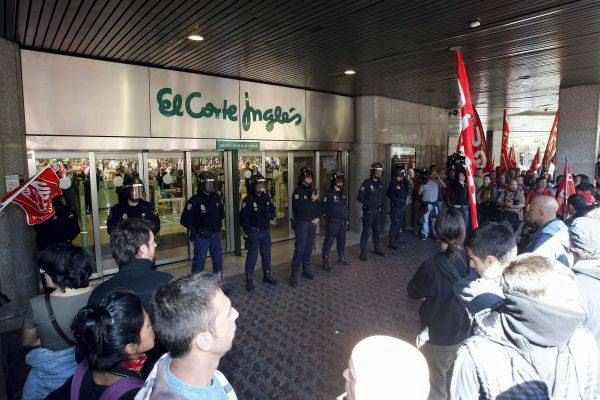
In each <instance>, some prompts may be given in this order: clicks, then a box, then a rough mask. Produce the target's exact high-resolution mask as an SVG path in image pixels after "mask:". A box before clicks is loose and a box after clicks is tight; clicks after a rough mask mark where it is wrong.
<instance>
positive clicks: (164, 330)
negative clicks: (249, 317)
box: [150, 273, 219, 358]
mask: <svg viewBox="0 0 600 400" xmlns="http://www.w3.org/2000/svg"><path fill="white" fill-rule="evenodd" d="M218 290H219V283H218V277H217V276H216V275H214V274H209V273H200V274H192V275H186V276H182V277H180V278H177V279H174V280H172V281H171V282H169V283H167V284H166V285H163V286H161V287H160V288H158V289H157V290H156V292H155V293H154V297H153V298H152V306H151V307H150V309H151V319H152V326H153V328H154V333H155V334H156V337H157V338H158V339H159V340H160V343H161V344H162V345H163V346H164V347H165V348H166V349H167V350H168V351H169V353H171V356H172V357H175V358H177V357H181V356H184V355H186V354H187V353H188V352H189V351H190V345H191V343H192V340H194V338H195V337H196V336H197V335H198V334H199V333H201V332H211V333H213V334H214V333H215V317H216V316H215V311H214V307H213V299H214V298H215V296H216V294H217V291H218Z"/></svg>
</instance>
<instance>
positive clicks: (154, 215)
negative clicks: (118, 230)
mask: <svg viewBox="0 0 600 400" xmlns="http://www.w3.org/2000/svg"><path fill="white" fill-rule="evenodd" d="M128 218H141V219H145V220H146V221H148V222H149V223H150V225H151V226H152V233H154V235H156V234H157V233H158V231H160V218H159V217H158V211H156V210H155V209H154V206H153V205H152V203H150V202H149V201H146V200H143V199H140V202H139V203H138V204H137V206H134V207H132V206H130V205H129V203H128V202H127V199H125V200H124V201H122V202H120V203H118V204H115V205H114V206H112V207H111V209H110V214H109V215H108V220H107V221H106V229H107V230H108V234H109V235H110V233H111V232H112V230H113V229H114V228H115V227H117V226H118V225H119V223H120V222H121V221H123V220H126V219H128Z"/></svg>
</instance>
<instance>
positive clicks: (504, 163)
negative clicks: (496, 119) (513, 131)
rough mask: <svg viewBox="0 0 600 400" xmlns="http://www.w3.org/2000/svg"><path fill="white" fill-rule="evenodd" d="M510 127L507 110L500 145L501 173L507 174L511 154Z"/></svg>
mask: <svg viewBox="0 0 600 400" xmlns="http://www.w3.org/2000/svg"><path fill="white" fill-rule="evenodd" d="M509 136H510V128H509V127H508V120H507V119H506V110H504V117H503V122H502V146H501V147H500V173H503V174H505V173H506V172H507V171H508V170H509V169H510V154H509V153H508V137H509Z"/></svg>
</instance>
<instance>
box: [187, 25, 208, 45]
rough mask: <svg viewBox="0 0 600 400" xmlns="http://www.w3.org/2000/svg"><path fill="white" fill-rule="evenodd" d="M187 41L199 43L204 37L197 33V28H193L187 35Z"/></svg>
mask: <svg viewBox="0 0 600 400" xmlns="http://www.w3.org/2000/svg"><path fill="white" fill-rule="evenodd" d="M188 39H190V40H193V41H194V42H200V41H202V40H204V37H203V36H202V35H201V34H200V31H198V28H194V30H193V31H191V32H190V34H189V35H188Z"/></svg>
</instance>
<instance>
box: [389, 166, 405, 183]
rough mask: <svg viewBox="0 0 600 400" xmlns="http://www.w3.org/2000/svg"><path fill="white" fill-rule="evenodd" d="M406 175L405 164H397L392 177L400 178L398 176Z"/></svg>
mask: <svg viewBox="0 0 600 400" xmlns="http://www.w3.org/2000/svg"><path fill="white" fill-rule="evenodd" d="M405 176H406V170H405V169H404V166H402V165H401V166H397V167H396V168H394V170H393V171H392V179H395V180H399V179H398V178H404V177H405Z"/></svg>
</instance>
